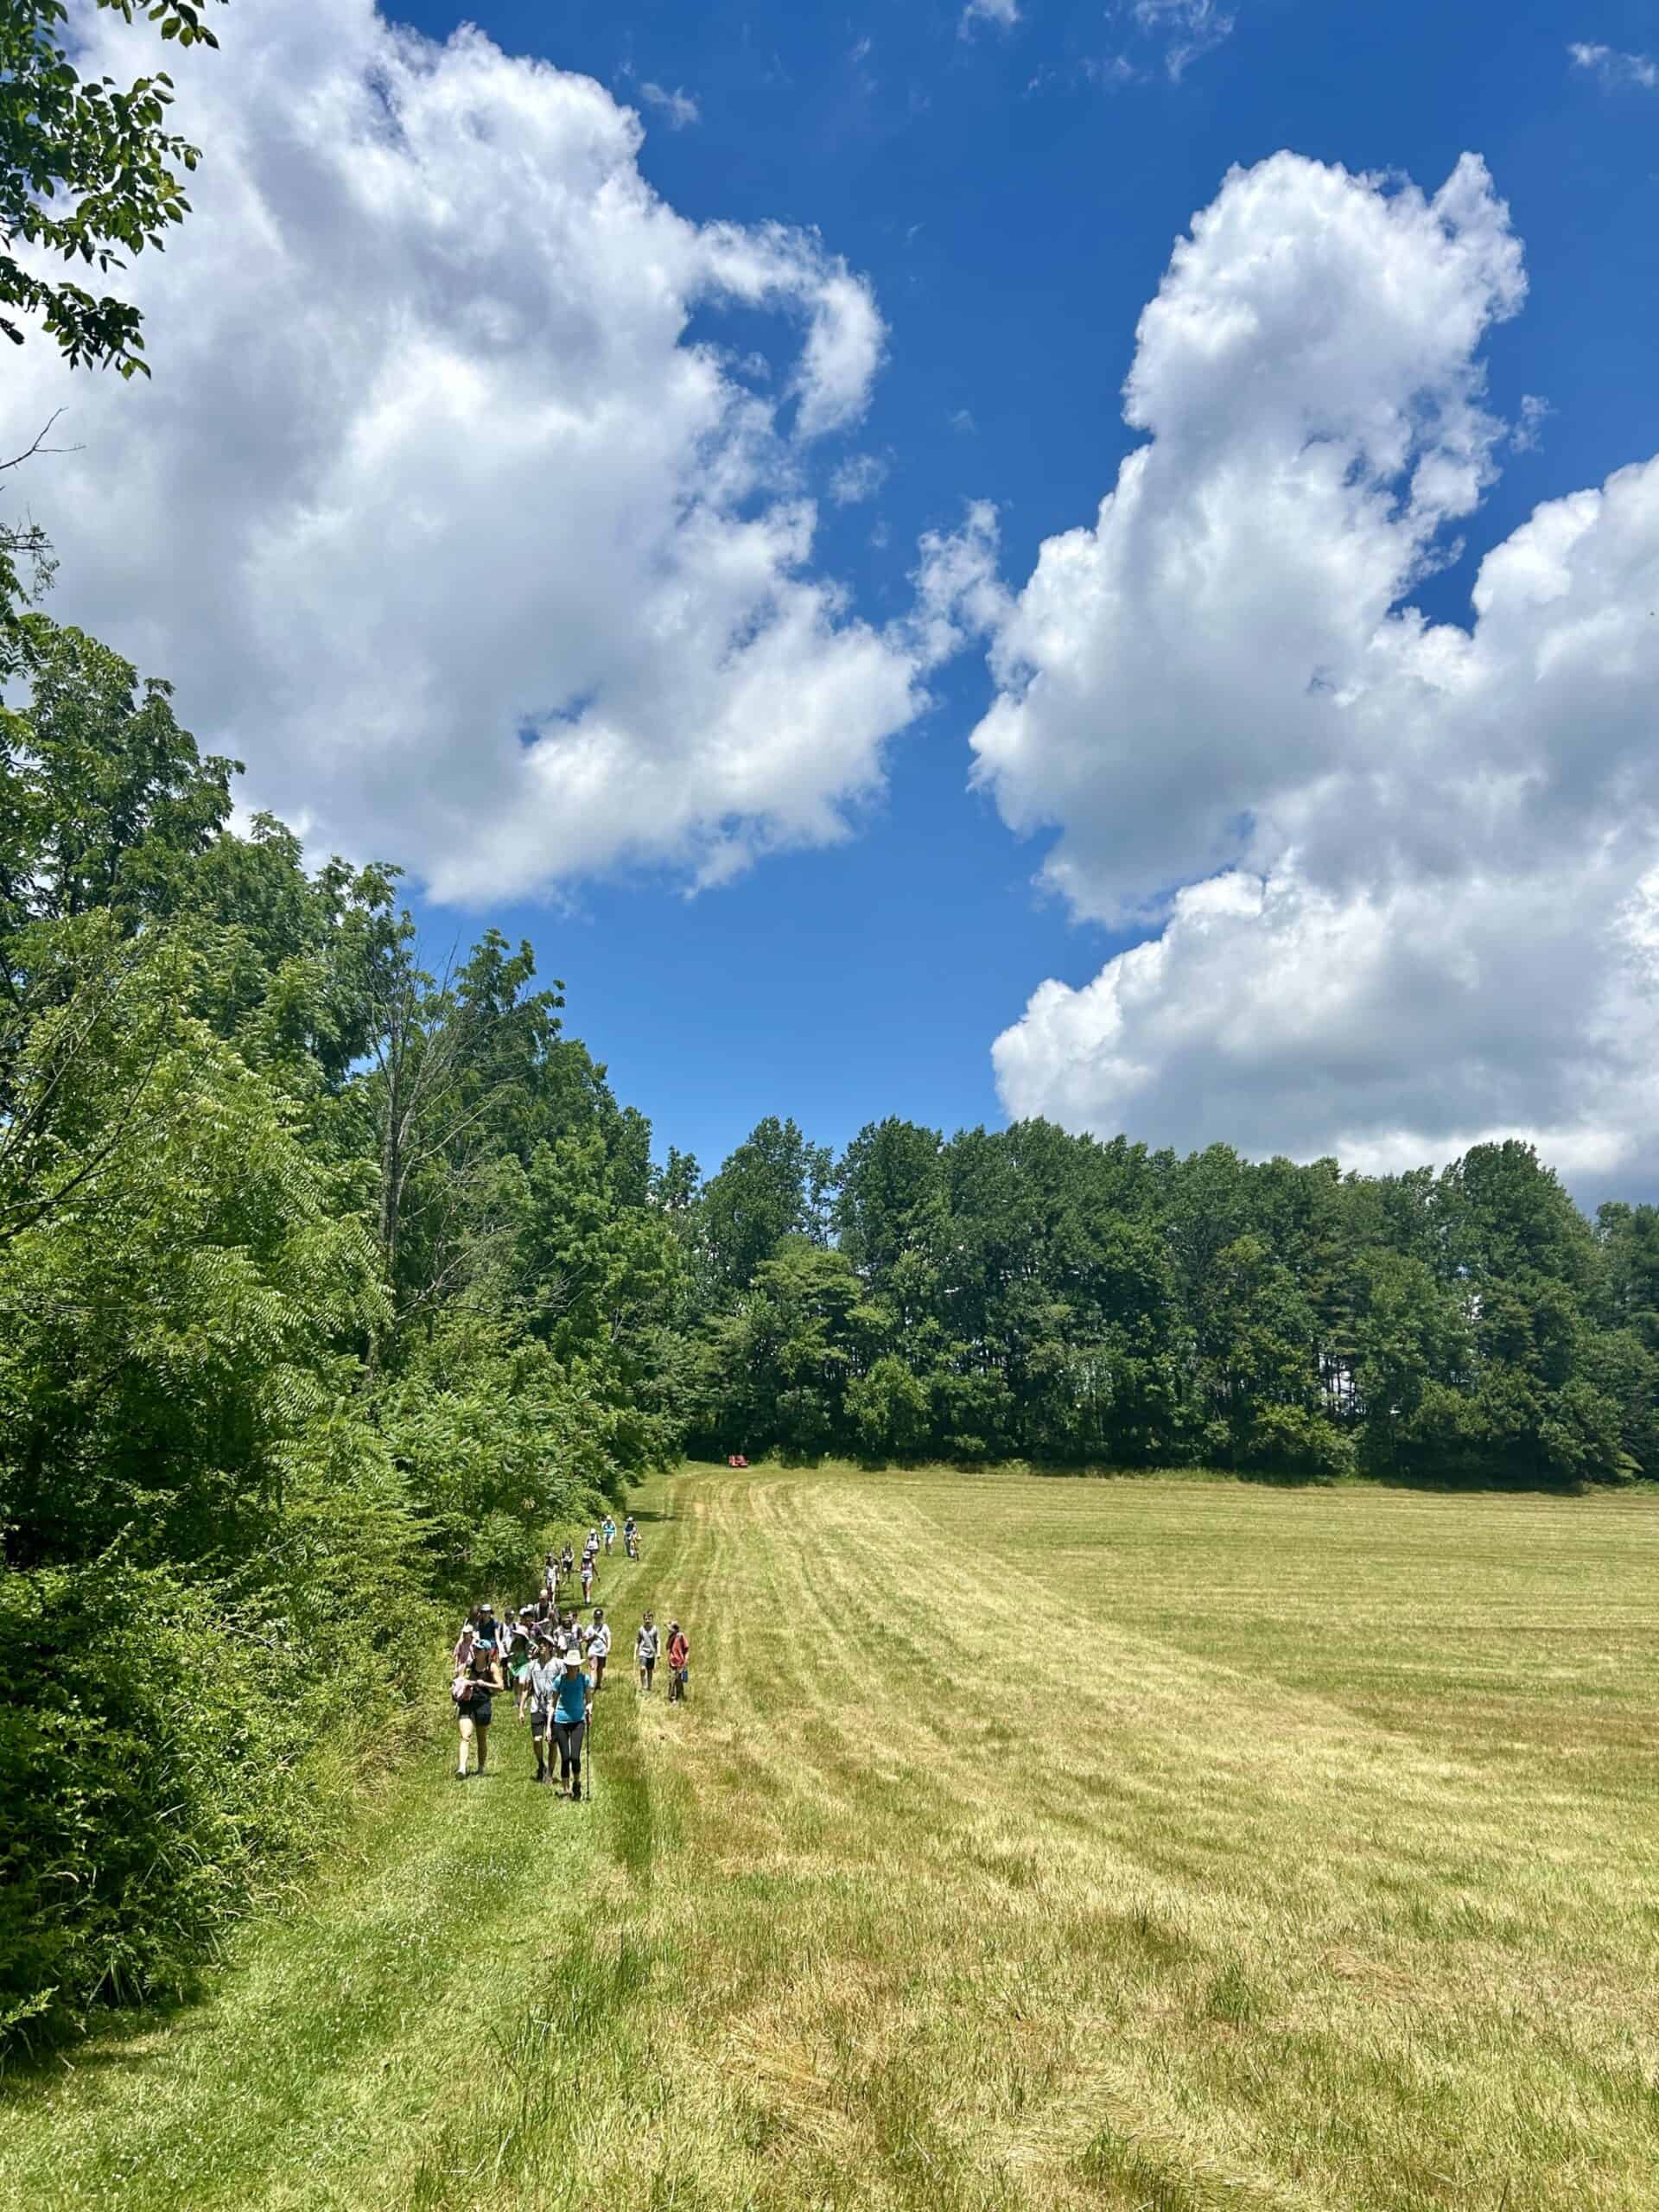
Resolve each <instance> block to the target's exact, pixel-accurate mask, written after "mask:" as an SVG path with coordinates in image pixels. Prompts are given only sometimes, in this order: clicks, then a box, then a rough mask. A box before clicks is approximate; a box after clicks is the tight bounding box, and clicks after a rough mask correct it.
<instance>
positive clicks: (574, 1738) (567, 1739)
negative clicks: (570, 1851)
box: [553, 1644, 594, 1802]
mask: <svg viewBox="0 0 1659 2212" xmlns="http://www.w3.org/2000/svg"><path fill="white" fill-rule="evenodd" d="M593 1688H594V1681H593V1676H592V1675H589V1674H587V1673H585V1672H584V1671H583V1669H582V1653H581V1651H580V1650H579V1649H577V1648H576V1647H575V1645H574V1644H573V1645H572V1646H571V1648H570V1649H569V1650H568V1651H567V1652H566V1653H565V1655H564V1658H563V1662H562V1664H561V1669H560V1681H559V1694H558V1698H557V1700H556V1703H555V1705H554V1707H553V1740H554V1742H555V1743H556V1745H558V1747H559V1785H558V1787H559V1795H560V1796H561V1797H563V1795H564V1793H565V1789H566V1786H567V1784H568V1785H569V1792H570V1795H571V1796H572V1798H574V1799H575V1800H577V1801H578V1802H579V1801H580V1799H581V1796H582V1738H583V1737H584V1736H585V1735H586V1734H587V1732H588V1700H589V1698H590V1697H591V1695H592V1694H593Z"/></svg>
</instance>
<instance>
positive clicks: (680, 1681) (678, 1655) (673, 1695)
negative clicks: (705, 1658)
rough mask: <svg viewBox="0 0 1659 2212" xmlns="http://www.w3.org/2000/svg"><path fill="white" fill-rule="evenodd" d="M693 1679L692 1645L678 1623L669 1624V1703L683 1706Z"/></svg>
mask: <svg viewBox="0 0 1659 2212" xmlns="http://www.w3.org/2000/svg"><path fill="white" fill-rule="evenodd" d="M690 1678H691V1643H690V1637H688V1636H687V1635H686V1632H685V1630H683V1628H682V1627H681V1626H680V1624H679V1623H678V1621H671V1622H670V1623H669V1624H668V1701H669V1703H670V1704H671V1705H681V1704H683V1702H684V1700H685V1688H686V1684H687V1683H688V1682H689V1681H690Z"/></svg>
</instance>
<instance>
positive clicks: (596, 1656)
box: [588, 1605, 611, 1690]
mask: <svg viewBox="0 0 1659 2212" xmlns="http://www.w3.org/2000/svg"><path fill="white" fill-rule="evenodd" d="M610 1656H611V1631H610V1626H609V1624H608V1623H607V1620H606V1618H605V1608H604V1606H603V1605H595V1606H594V1624H593V1626H592V1628H590V1629H589V1630H588V1666H589V1667H590V1668H591V1669H592V1670H593V1676H594V1688H595V1689H596V1690H597V1689H602V1688H604V1686H605V1662H606V1661H607V1659H608V1658H609V1657H610Z"/></svg>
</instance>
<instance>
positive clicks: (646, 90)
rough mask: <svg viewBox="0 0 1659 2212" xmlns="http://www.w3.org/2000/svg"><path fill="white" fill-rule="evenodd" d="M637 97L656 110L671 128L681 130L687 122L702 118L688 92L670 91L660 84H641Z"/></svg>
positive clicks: (699, 110) (698, 108) (696, 121)
mask: <svg viewBox="0 0 1659 2212" xmlns="http://www.w3.org/2000/svg"><path fill="white" fill-rule="evenodd" d="M639 97H640V99H642V100H644V101H645V103H646V105H648V106H650V107H654V108H655V109H656V110H657V111H658V114H659V115H660V116H661V117H662V118H663V120H664V122H665V123H666V124H667V125H668V127H669V129H670V130H684V129H685V127H686V125H687V124H689V123H701V122H702V109H701V108H700V107H699V106H698V105H697V104H696V100H695V99H693V98H692V97H691V95H690V92H681V91H675V92H669V91H668V90H667V89H666V88H665V87H664V86H661V85H641V86H640V87H639Z"/></svg>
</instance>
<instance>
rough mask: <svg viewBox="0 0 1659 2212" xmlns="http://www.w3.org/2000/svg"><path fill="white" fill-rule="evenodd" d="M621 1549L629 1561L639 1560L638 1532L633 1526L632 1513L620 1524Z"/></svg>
mask: <svg viewBox="0 0 1659 2212" xmlns="http://www.w3.org/2000/svg"><path fill="white" fill-rule="evenodd" d="M622 1548H623V1550H624V1551H625V1552H626V1554H627V1555H628V1557H629V1558H630V1559H638V1558H639V1529H637V1528H636V1527H635V1526H634V1521H633V1516H632V1513H630V1514H629V1516H628V1517H627V1519H626V1521H625V1522H623V1523H622Z"/></svg>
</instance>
